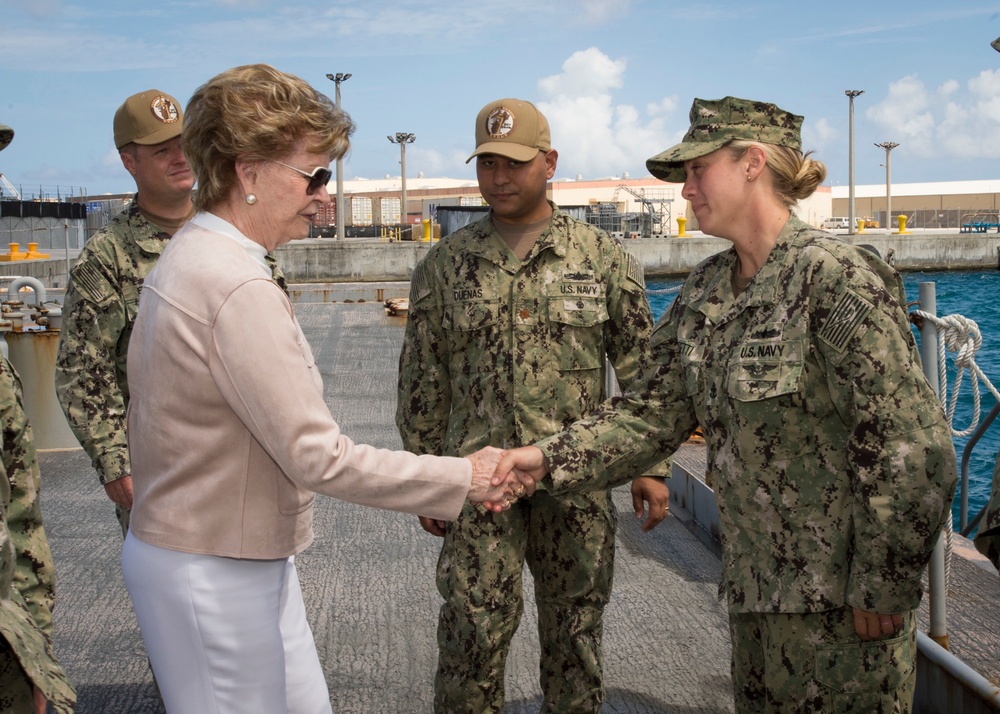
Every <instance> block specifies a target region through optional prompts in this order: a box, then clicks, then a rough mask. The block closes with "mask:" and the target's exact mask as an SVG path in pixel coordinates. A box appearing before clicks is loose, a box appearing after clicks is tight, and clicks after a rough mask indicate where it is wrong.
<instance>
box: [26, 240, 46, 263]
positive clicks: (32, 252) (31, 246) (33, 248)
mask: <svg viewBox="0 0 1000 714" xmlns="http://www.w3.org/2000/svg"><path fill="white" fill-rule="evenodd" d="M48 257H49V254H48V253H39V252H38V243H28V254H27V255H26V256H25V258H26V259H27V260H41V259H42V258H48Z"/></svg>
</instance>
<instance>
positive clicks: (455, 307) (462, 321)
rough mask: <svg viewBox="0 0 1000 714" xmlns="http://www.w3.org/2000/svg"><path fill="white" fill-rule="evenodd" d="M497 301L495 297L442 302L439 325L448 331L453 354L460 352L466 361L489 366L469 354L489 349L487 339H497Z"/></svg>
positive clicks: (485, 367)
mask: <svg viewBox="0 0 1000 714" xmlns="http://www.w3.org/2000/svg"><path fill="white" fill-rule="evenodd" d="M497 310H498V303H497V302H496V301H495V300H480V301H476V302H459V303H452V304H451V305H445V306H444V308H443V310H442V312H441V326H442V327H443V328H444V329H445V330H447V331H448V338H449V340H450V342H451V344H450V348H451V350H452V352H453V353H455V354H463V355H464V359H465V361H466V363H468V364H473V365H476V364H478V366H479V367H480V368H481V369H484V370H485V369H489V368H490V365H489V364H481V363H480V362H481V361H479V360H476V359H473V356H474V355H473V354H472V353H477V354H478V353H481V352H482V351H483V350H486V349H488V344H487V342H488V341H489V340H493V339H498V337H497V335H496V334H495V328H496V324H497V319H498V318H497Z"/></svg>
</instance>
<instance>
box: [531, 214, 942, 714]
mask: <svg viewBox="0 0 1000 714" xmlns="http://www.w3.org/2000/svg"><path fill="white" fill-rule="evenodd" d="M735 264H736V253H735V250H729V251H726V252H724V253H721V254H719V255H716V256H713V257H712V258H709V259H708V260H706V261H705V262H704V263H703V264H702V265H700V266H699V267H698V268H696V269H695V270H694V271H693V273H692V274H691V276H690V277H689V278H688V280H687V281H686V282H685V284H684V287H683V288H682V291H681V293H680V295H679V296H678V297H677V299H676V300H675V302H674V303H673V305H672V306H671V308H670V310H669V311H668V312H667V314H666V315H665V316H664V317H663V319H662V320H661V321H660V323H659V324H658V325H657V328H656V330H655V331H654V333H653V338H652V350H653V353H652V364H651V365H650V367H649V368H648V370H647V371H646V372H645V374H643V375H641V376H640V377H639V378H638V379H637V381H636V383H635V385H636V386H638V389H635V390H633V391H631V392H630V393H629V394H627V395H626V396H625V397H624V398H623V399H622V400H621V401H619V402H617V403H616V408H615V409H614V410H606V411H604V412H602V414H600V415H598V416H595V417H593V418H591V419H588V420H586V421H584V422H581V423H579V424H576V425H574V426H573V427H572V428H571V429H570V430H569V431H568V432H566V433H564V434H560V435H558V436H556V437H553V438H551V439H549V440H546V441H545V442H543V443H542V444H540V446H541V447H542V449H543V451H544V452H545V453H546V454H547V456H548V459H549V465H550V467H551V473H552V475H551V482H550V481H549V479H546V483H550V488H551V489H552V490H553V491H555V492H558V493H562V492H563V491H566V490H572V489H575V488H581V487H587V488H591V487H605V486H607V485H608V484H609V483H612V484H613V483H614V482H615V481H616V480H617V481H621V480H624V479H625V478H627V477H628V475H629V474H632V473H636V471H638V470H640V469H642V468H643V467H644V466H645V465H646V464H649V463H651V462H652V461H654V460H656V459H657V458H660V456H661V454H663V453H670V452H672V451H673V450H674V449H676V448H677V446H678V445H679V444H680V443H681V442H682V441H683V440H684V439H685V438H686V437H687V436H688V434H690V433H691V431H692V430H693V429H694V428H695V426H696V425H698V424H700V425H701V427H702V429H703V431H704V436H705V441H706V443H707V445H708V467H709V470H710V471H711V472H712V477H713V480H714V482H715V484H716V498H717V500H718V504H719V513H720V517H721V520H722V549H723V583H722V588H723V590H724V592H725V595H726V597H727V600H728V605H729V610H730V613H731V616H736V617H739V616H743V615H747V614H752V613H758V614H761V617H760V618H758V622H761V621H765V622H766V620H767V618H766V616H765V615H764V614H765V613H782V614H788V615H792V614H794V613H804V614H813V613H824V612H835V611H840V615H839V617H840V618H841V619H843V618H845V617H850V607H857V608H860V609H862V610H867V611H871V612H878V613H901V612H902V613H909V611H911V610H913V609H914V608H916V607H917V605H918V603H919V601H920V596H921V573H922V572H923V569H924V567H925V565H926V563H927V561H928V559H929V557H930V552H931V550H932V548H933V546H934V543H935V542H936V541H937V539H938V537H939V533H940V529H941V527H942V525H943V524H944V523H945V519H946V518H947V517H948V516H949V514H950V508H949V506H950V503H951V497H952V494H953V492H954V487H955V483H956V480H957V476H956V466H955V453H954V447H953V445H952V441H951V433H950V430H949V428H948V425H947V422H946V421H945V417H944V414H943V412H942V409H941V406H940V404H939V403H938V400H937V398H936V397H935V395H934V393H933V392H932V390H931V389H930V387H929V386H928V385H927V383H926V381H925V379H924V377H923V373H922V371H921V368H920V365H919V363H918V357H917V356H916V344H915V340H914V338H913V335H912V333H911V331H910V328H909V325H908V323H907V318H906V314H905V312H904V310H903V308H902V306H901V304H900V302H899V297H898V296H901V295H903V294H904V293H903V289H902V281H901V280H900V278H899V276H898V274H897V273H895V271H893V270H892V269H891V268H889V267H888V266H887V265H885V264H884V263H882V262H881V261H879V260H877V259H875V258H874V257H871V256H869V255H867V254H866V251H863V250H861V249H858V248H855V247H853V246H849V245H846V244H844V243H842V242H840V241H837V240H834V239H832V238H830V237H829V236H825V235H823V234H821V233H820V232H818V231H816V230H814V229H812V228H810V227H809V226H807V225H806V224H804V223H803V222H802V221H800V220H799V219H798V218H796V217H795V216H792V217H791V219H790V220H789V221H788V223H787V224H786V226H785V227H784V229H783V230H782V231H781V233H780V235H779V236H778V239H777V243H776V245H775V247H774V249H773V250H772V251H771V253H770V255H769V257H768V259H767V261H766V262H765V264H764V265H763V267H762V268H761V269H760V271H759V272H758V274H757V276H756V277H755V278H754V280H753V282H752V283H751V285H750V286H749V288H748V289H747V290H746V291H744V292H743V293H741V294H740V295H739V296H738V297H734V294H733V290H732V287H731V276H732V275H733V268H734V266H735ZM849 606H850V607H849ZM906 617H907V618H909V617H910V615H909V614H907V615H906ZM744 619H745V618H744ZM804 619H805V618H804ZM834 619H836V617H835V618H834ZM751 620H752V618H751ZM850 630H851V631H850V632H848V631H847V629H846V628H843V627H842V628H840V630H838V631H830V632H828V633H827V636H826V637H825V638H824V639H823V640H822V646H823V647H827V646H830V647H833V646H835V645H836V643H838V642H839V643H841V644H839V645H836V646H840V647H845V645H844V644H843V643H844V642H845V638H846V642H847V643H848V644H847V645H846V649H849V650H850V651H851V652H852V655H851V656H850V657H843V658H841V659H837V658H831V659H830V663H831V666H832V669H833V672H831V673H829V674H833V675H836V676H833V677H831V678H830V679H829V680H827V681H828V682H829V683H830V688H829V689H828V690H827V691H825V693H824V694H823V696H822V697H817V698H816V699H814V700H812V701H811V702H810V704H809V706H807V707H806V708H805V709H798V708H796V706H798V705H796V704H790V705H789V708H788V709H787V711H834V709H833V707H832V704H831V701H832V698H833V697H836V696H842V695H843V694H844V693H845V692H858V693H859V697H858V698H857V699H856V700H853V701H855V702H856V704H855V706H858V707H859V708H858V709H844V711H848V710H849V711H865V712H876V711H895V710H898V711H908V708H909V703H908V702H907V701H905V699H906V697H907V696H908V695H907V691H909V690H908V688H909V686H910V683H912V677H913V676H914V675H913V655H914V649H913V648H912V647H909V648H907V649H906V652H905V653H903V654H904V655H905V657H904V659H905V663H904V664H903V665H897V663H896V657H895V654H894V653H896V654H898V653H897V652H896V650H897V649H898V647H897V645H898V644H899V643H898V641H897V640H898V638H890V639H884V640H877V641H874V642H869V643H865V642H861V641H860V640H859V639H858V638H857V636H856V635H854V634H853V628H850ZM793 631H794V628H793ZM803 631H804V630H803ZM739 634H740V633H739V632H736V631H735V630H734V632H733V635H734V650H735V649H736V644H737V640H736V637H737V635H739ZM791 637H793V638H794V637H795V635H792V636H791ZM901 637H903V638H912V628H911V630H909V631H907V630H904V632H903V634H902V635H901ZM784 644H788V643H781V642H776V643H775V644H774V646H775V647H780V646H782V645H784ZM793 644H796V646H798V647H800V648H801V647H802V646H805V645H806V642H805V641H801V640H800V641H799V642H797V643H793ZM820 649H821V648H820V646H817V647H816V653H817V655H821V654H822V652H820ZM889 650H892V652H890V651H889ZM738 657H739V653H736V657H735V658H734V690H735V694H736V698H737V710H738V711H754V710H755V708H754V706H753V705H754V704H755V702H753V701H752V696H751V693H752V692H754V691H756V692H757V694H758V696H762V693H761V691H760V687H764V686H765V685H764V683H763V682H751V683H748V682H745V681H742V677H744V676H748V673H747V672H746V671H743V670H741V669H737V668H736V666H735V665H736V664H737V662H736V659H738ZM859 657H861V658H870V663H871V669H868V670H865V668H863V667H859V665H858V661H859V660H858V658H859ZM761 661H762V660H761V659H759V658H758V659H757V660H756V662H757V664H758V665H759V664H760V663H761ZM769 661H773V662H774V663H775V667H777V668H779V669H780V668H781V667H785V666H786V664H788V665H789V668H790V663H786V661H785V660H784V659H783V658H782V657H781V656H780V655H775V658H774V659H770V660H769ZM900 670H901V671H902V676H903V678H904V679H905V680H906V682H904V683H903V684H899V686H898V688H897V689H893V687H894V686H896V685H897V682H899V680H900V676H899V671H900ZM862 672H866V673H865V674H862ZM753 674H756V675H760V674H761V672H760V669H759V668H758V669H757V670H756V671H755V672H754V673H751V675H753ZM766 674H767V675H768V680H767V681H768V683H772V684H774V683H778V682H781V676H778V675H782V676H784V675H786V674H788V675H790V674H791V672H788V673H786V672H780V671H779V672H775V671H771V672H769V673H766ZM861 678H863V679H864V681H861ZM865 690H868V693H869V694H871V695H872V696H875V697H876V699H878V701H879V704H878V705H877V706H871V700H868V699H864V697H865V696H868V695H867V694H860V693H862V692H865ZM799 691H800V692H801V688H800V689H799ZM767 694H768V696H769V697H774V698H775V699H780V698H782V697H783V696H784V692H783V691H781V690H780V689H768V690H767ZM879 695H883V696H882V698H878V697H879ZM897 695H898V697H897ZM897 698H898V699H899V701H898V702H894V703H892V704H891V705H888V706H886V704H885V702H886V701H890V702H892V700H894V699H897ZM772 706H773V703H772ZM892 707H897V709H893V708H892ZM774 710H775V709H770V711H774ZM781 711H785V709H782V710H781ZM837 711H840V710H837Z"/></svg>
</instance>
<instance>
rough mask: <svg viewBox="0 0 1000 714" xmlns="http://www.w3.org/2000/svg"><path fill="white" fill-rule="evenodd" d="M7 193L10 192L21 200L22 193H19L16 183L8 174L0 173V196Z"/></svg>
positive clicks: (16, 198)
mask: <svg viewBox="0 0 1000 714" xmlns="http://www.w3.org/2000/svg"><path fill="white" fill-rule="evenodd" d="M5 193H10V194H11V195H12V196H13V197H14V198H15V200H18V201H20V200H21V194H20V193H18V190H17V189H16V188H14V184H12V183H11V182H10V181H8V180H7V177H6V176H4V175H3V174H0V196H2V195H3V194H5Z"/></svg>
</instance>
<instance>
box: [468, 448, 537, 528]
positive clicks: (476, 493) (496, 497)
mask: <svg viewBox="0 0 1000 714" xmlns="http://www.w3.org/2000/svg"><path fill="white" fill-rule="evenodd" d="M504 453H505V452H504V451H503V450H501V449H495V448H493V447H492V446H486V447H484V448H482V449H480V450H479V451H477V452H476V453H474V454H469V455H468V456H466V457H465V458H467V459H468V460H469V461H471V462H472V486H471V487H470V488H469V500H470V501H472V502H473V503H482V505H483V506H484V507H485V508H487V509H489V510H491V511H494V512H497V513H499V512H500V511H504V510H506V509H508V508H510V507H511V505H512V504H513V503H514V502H515V501H516V500H517V499H518V498H520V497H521V496H525V495H527V496H530V495H531V494H533V493H534V492H535V484H534V482H533V481H532V482H531V485H530V486H528V485H525V484H524V483H523V482H522V481H521V480H519V479H518V478H517V476H516V475H515V474H514V473H511V472H510V470H509V469H508V473H507V476H506V477H505V478H499V477H498V476H497V473H498V471H497V465H498V464H499V462H500V457H501V456H503V455H504Z"/></svg>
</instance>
